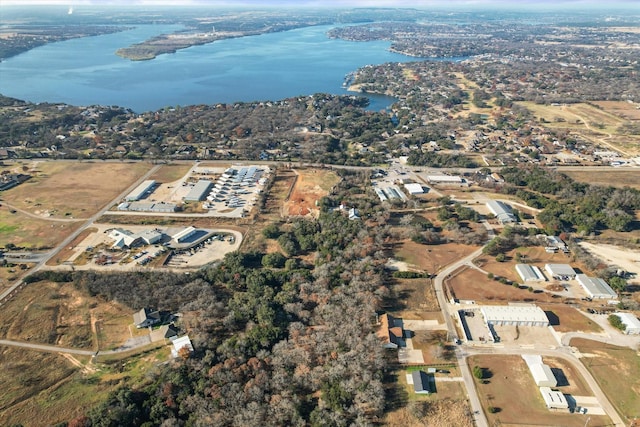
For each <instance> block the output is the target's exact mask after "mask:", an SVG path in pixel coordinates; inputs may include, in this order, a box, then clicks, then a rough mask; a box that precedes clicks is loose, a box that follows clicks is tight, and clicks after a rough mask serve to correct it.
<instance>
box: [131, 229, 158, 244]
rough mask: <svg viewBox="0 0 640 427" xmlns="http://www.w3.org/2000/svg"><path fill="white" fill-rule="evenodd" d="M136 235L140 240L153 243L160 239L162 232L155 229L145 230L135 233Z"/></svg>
mask: <svg viewBox="0 0 640 427" xmlns="http://www.w3.org/2000/svg"><path fill="white" fill-rule="evenodd" d="M136 236H138V237H140V239H142V241H143V242H144V243H145V244H147V245H153V244H154V243H158V242H159V241H160V240H162V233H160V232H159V231H156V230H145V231H142V232H140V233H138V234H136Z"/></svg>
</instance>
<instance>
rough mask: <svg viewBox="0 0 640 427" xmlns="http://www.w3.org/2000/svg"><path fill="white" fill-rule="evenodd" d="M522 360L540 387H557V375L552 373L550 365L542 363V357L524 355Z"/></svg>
mask: <svg viewBox="0 0 640 427" xmlns="http://www.w3.org/2000/svg"><path fill="white" fill-rule="evenodd" d="M522 358H523V359H524V361H525V362H526V363H527V366H528V367H529V371H531V376H533V380H534V381H535V382H536V385H537V386H538V387H555V386H556V385H558V381H557V380H556V377H555V375H553V372H552V371H551V368H550V367H549V366H548V365H545V364H544V363H542V356H538V355H536V356H533V355H525V354H523V355H522Z"/></svg>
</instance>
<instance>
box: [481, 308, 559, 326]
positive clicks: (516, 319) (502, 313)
mask: <svg viewBox="0 0 640 427" xmlns="http://www.w3.org/2000/svg"><path fill="white" fill-rule="evenodd" d="M480 311H481V312H482V315H483V316H484V320H485V322H487V324H488V325H494V326H503V325H511V326H543V327H545V326H549V319H547V315H546V314H545V312H544V311H543V310H542V309H541V308H540V307H538V306H536V305H533V304H517V305H516V304H514V305H486V306H483V307H481V308H480Z"/></svg>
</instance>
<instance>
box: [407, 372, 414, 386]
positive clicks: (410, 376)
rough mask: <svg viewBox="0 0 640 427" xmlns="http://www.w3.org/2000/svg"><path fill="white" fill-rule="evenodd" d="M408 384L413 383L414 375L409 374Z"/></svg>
mask: <svg viewBox="0 0 640 427" xmlns="http://www.w3.org/2000/svg"><path fill="white" fill-rule="evenodd" d="M407 384H409V385H413V375H411V374H407Z"/></svg>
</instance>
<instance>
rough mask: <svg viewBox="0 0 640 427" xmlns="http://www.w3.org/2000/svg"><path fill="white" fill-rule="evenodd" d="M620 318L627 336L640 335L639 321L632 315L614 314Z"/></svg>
mask: <svg viewBox="0 0 640 427" xmlns="http://www.w3.org/2000/svg"><path fill="white" fill-rule="evenodd" d="M615 315H616V316H618V317H619V318H620V320H621V321H622V324H623V325H624V326H625V327H626V329H625V331H624V332H625V333H626V334H627V335H639V334H640V320H638V318H637V317H636V316H634V315H633V314H632V313H615Z"/></svg>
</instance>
